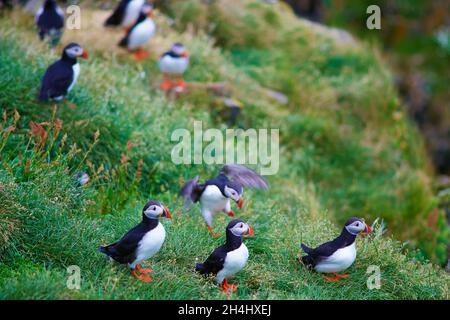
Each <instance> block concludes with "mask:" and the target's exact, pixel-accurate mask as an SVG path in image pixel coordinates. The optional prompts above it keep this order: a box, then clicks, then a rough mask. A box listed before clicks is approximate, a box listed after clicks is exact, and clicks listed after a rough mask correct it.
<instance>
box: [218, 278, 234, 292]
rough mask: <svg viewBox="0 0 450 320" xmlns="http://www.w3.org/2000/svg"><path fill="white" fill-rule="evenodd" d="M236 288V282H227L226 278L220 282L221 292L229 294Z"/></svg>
mask: <svg viewBox="0 0 450 320" xmlns="http://www.w3.org/2000/svg"><path fill="white" fill-rule="evenodd" d="M237 288H238V285H237V284H229V283H228V281H227V279H225V280H223V282H222V292H225V293H226V294H229V293H230V292H235V291H236V290H237Z"/></svg>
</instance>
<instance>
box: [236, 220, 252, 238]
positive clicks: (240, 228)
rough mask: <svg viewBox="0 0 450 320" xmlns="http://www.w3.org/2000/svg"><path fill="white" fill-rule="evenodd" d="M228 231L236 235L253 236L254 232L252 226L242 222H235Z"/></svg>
mask: <svg viewBox="0 0 450 320" xmlns="http://www.w3.org/2000/svg"><path fill="white" fill-rule="evenodd" d="M230 231H231V233H233V234H234V235H235V236H237V237H242V236H246V237H253V235H254V234H255V232H254V231H253V228H252V227H251V226H250V225H248V224H247V223H244V222H239V223H236V224H235V225H234V226H233V228H231V229H230Z"/></svg>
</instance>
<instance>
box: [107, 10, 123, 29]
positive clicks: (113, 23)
mask: <svg viewBox="0 0 450 320" xmlns="http://www.w3.org/2000/svg"><path fill="white" fill-rule="evenodd" d="M120 23H121V21H120V16H119V15H118V14H117V12H114V13H113V14H112V15H111V16H109V18H108V19H106V21H105V23H104V25H105V27H117V26H118V25H120Z"/></svg>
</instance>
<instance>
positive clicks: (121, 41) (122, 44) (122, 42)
mask: <svg viewBox="0 0 450 320" xmlns="http://www.w3.org/2000/svg"><path fill="white" fill-rule="evenodd" d="M127 46H128V36H126V37H124V38H123V39H122V40H120V42H119V47H122V48H126V47H127Z"/></svg>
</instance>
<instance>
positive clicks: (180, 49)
mask: <svg viewBox="0 0 450 320" xmlns="http://www.w3.org/2000/svg"><path fill="white" fill-rule="evenodd" d="M170 51H172V52H173V53H175V54H176V55H177V56H180V57H183V58H187V57H189V53H188V52H187V50H186V48H185V46H184V45H183V44H182V43H180V42H176V43H174V44H173V46H172V48H171V49H170Z"/></svg>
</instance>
